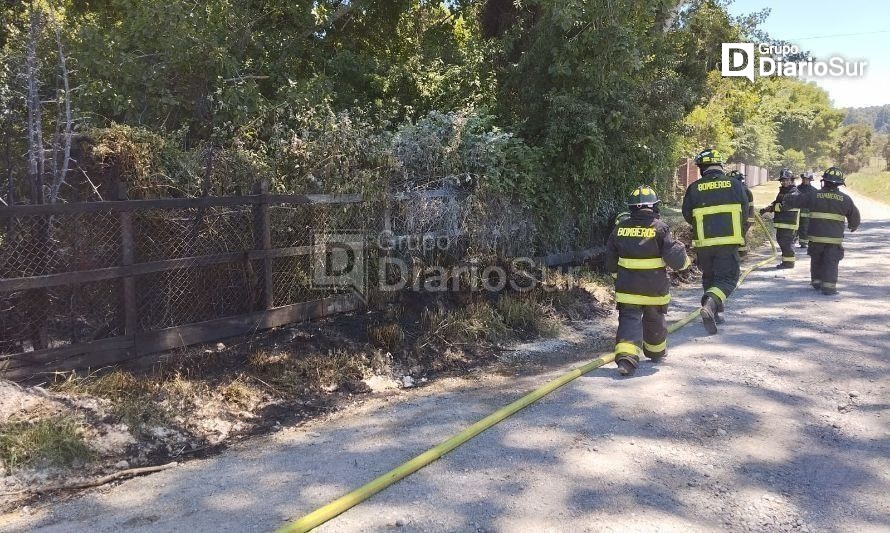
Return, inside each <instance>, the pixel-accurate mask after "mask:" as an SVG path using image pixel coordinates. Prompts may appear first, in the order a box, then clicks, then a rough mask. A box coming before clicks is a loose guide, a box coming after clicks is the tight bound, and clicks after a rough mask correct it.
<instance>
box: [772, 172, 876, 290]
mask: <svg viewBox="0 0 890 533" xmlns="http://www.w3.org/2000/svg"><path fill="white" fill-rule="evenodd" d="M841 185H844V173H843V172H842V171H841V169H839V168H837V167H831V168H829V169H828V170H826V171H825V173H824V174H822V188H821V189H819V190H812V191H808V192H805V193H797V194H790V195H788V196H786V197H785V199H784V201H783V202H782V203H783V205H784V207H786V208H798V209H808V210H809V212H810V225H809V246H808V247H807V254H809V256H810V282H811V283H812V285H813V288H814V289H816V290H821V291H822V294H826V295H831V294H837V277H838V264H839V263H840V261H841V259H843V258H844V246H843V243H844V223H845V222H846V226H847V227H848V228H849V230H850V231H856V228H858V227H859V222H860V217H859V210H858V209H857V208H856V205H855V204H854V203H853V199H852V198H850V197H849V196H847V195H846V194H844V193H842V192H841V191H840V190H839V189H838V187H840V186H841Z"/></svg>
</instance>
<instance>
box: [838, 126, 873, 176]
mask: <svg viewBox="0 0 890 533" xmlns="http://www.w3.org/2000/svg"><path fill="white" fill-rule="evenodd" d="M871 144H872V128H871V127H870V126H867V125H865V124H854V125H852V126H845V127H843V128H841V129H840V130H838V137H837V145H836V148H835V160H836V161H837V162H838V164H839V166H840V167H841V168H842V169H843V170H844V172H848V173H849V172H856V171H858V170H859V169H861V168H862V167H864V166H865V165H867V164H868V158H869V156H870V155H871V148H872V146H871Z"/></svg>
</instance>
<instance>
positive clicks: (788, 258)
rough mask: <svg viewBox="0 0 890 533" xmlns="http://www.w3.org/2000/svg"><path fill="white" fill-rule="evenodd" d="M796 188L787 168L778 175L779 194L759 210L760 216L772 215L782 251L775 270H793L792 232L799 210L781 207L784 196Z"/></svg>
mask: <svg viewBox="0 0 890 533" xmlns="http://www.w3.org/2000/svg"><path fill="white" fill-rule="evenodd" d="M796 190H797V188H796V187H795V186H794V174H792V173H791V171H790V170H788V169H787V168H783V169H782V172H780V173H779V194H777V195H776V199H775V200H774V201H773V203H771V204H770V205H768V206H766V207H764V208H763V209H761V210H760V214H761V215H762V214H764V213H773V226H775V227H776V242H777V243H778V244H779V248H781V249H782V262H781V263H779V264H778V265H776V268H780V269H781V268H794V264H795V260H796V256H795V255H794V232H795V231H797V223H798V215H799V214H800V210H798V209H787V208H783V207H782V200H783V199H784V198H785V195H787V194H792V193H793V192H795V191H796Z"/></svg>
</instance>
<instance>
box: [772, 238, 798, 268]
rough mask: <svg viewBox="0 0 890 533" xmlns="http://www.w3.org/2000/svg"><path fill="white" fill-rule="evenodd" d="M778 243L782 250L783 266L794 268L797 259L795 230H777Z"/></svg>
mask: <svg viewBox="0 0 890 533" xmlns="http://www.w3.org/2000/svg"><path fill="white" fill-rule="evenodd" d="M776 242H777V243H778V244H779V248H781V249H782V264H783V265H785V266H792V267H793V266H794V262H795V260H796V257H795V255H794V230H791V229H787V228H776Z"/></svg>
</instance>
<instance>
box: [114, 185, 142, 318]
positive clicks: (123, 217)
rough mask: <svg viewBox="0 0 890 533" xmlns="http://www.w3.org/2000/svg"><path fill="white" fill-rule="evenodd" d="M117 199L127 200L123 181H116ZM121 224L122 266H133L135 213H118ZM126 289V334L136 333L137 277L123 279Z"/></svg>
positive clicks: (125, 211) (124, 307) (124, 288)
mask: <svg viewBox="0 0 890 533" xmlns="http://www.w3.org/2000/svg"><path fill="white" fill-rule="evenodd" d="M114 185H115V188H116V190H115V191H114V197H115V198H114V199H115V200H126V199H127V189H126V185H125V184H123V183H115V184H114ZM118 219H119V220H120V225H121V266H132V265H133V264H134V263H135V260H136V258H135V255H136V254H135V246H134V243H133V213H132V212H131V211H130V210H124V211H121V212H119V213H118ZM121 283H122V286H123V291H124V301H123V311H124V331H123V334H124V335H134V334H135V333H136V332H137V330H138V328H139V315H138V310H137V305H138V304H137V302H136V278H135V277H133V276H125V277H124V278H122V279H121Z"/></svg>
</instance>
